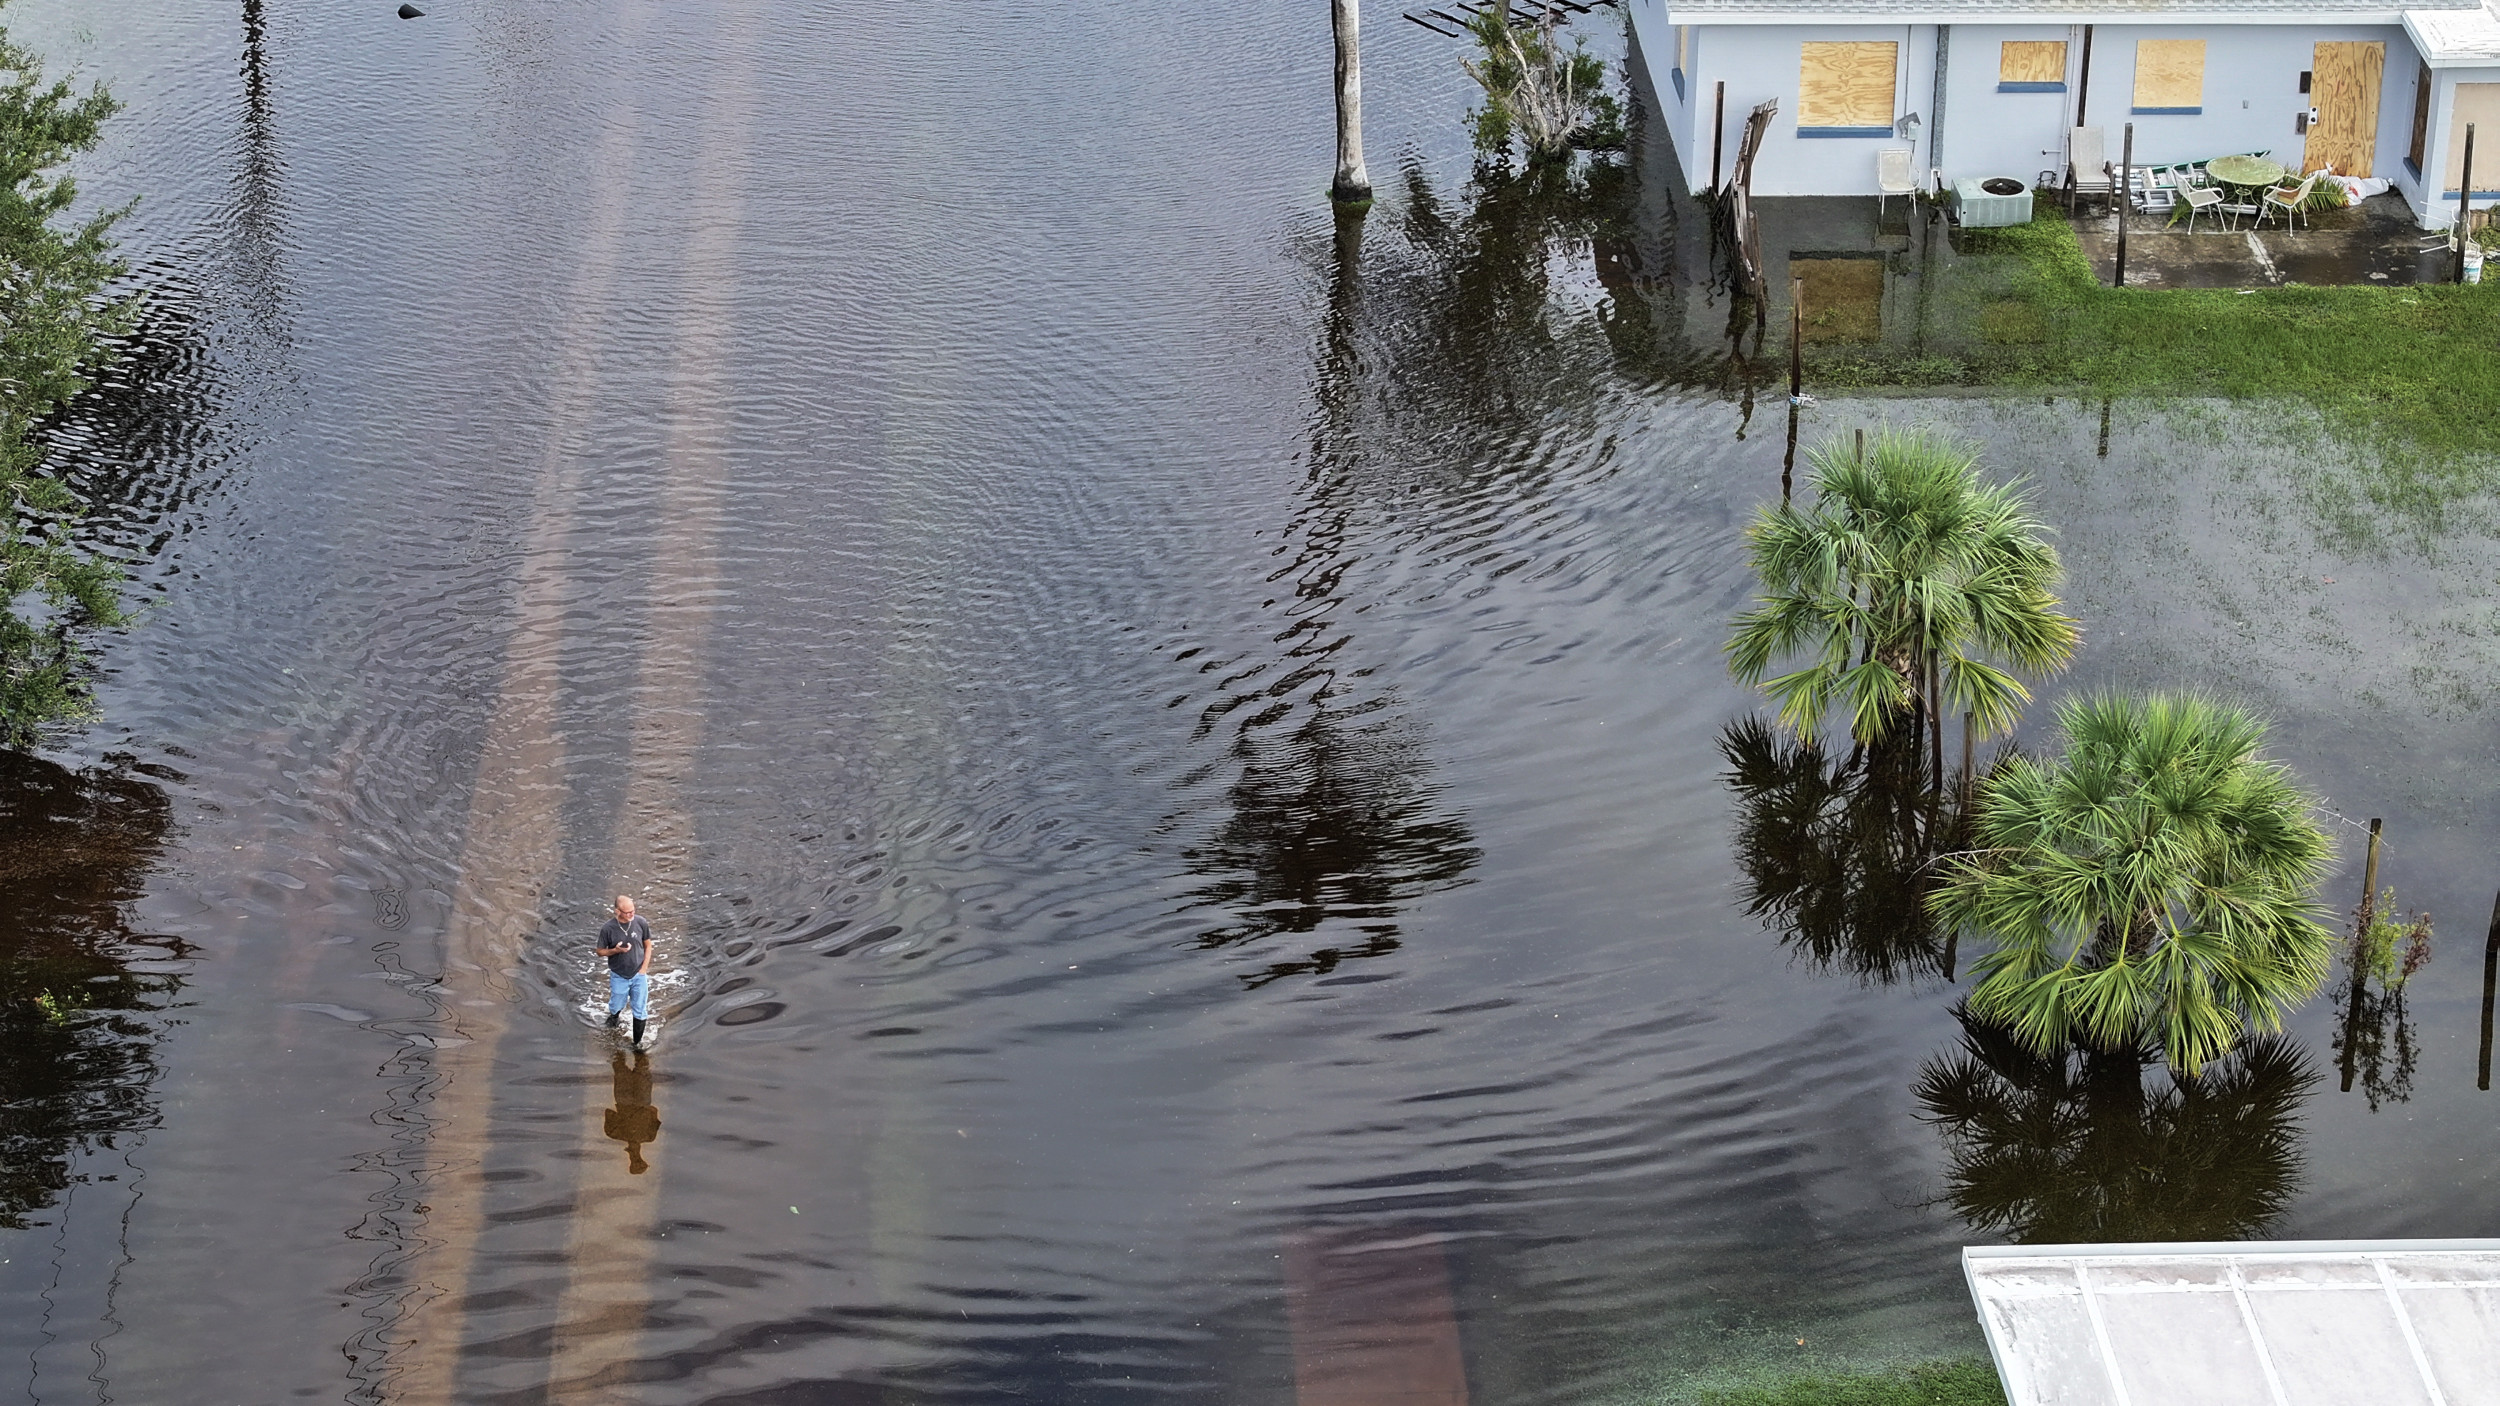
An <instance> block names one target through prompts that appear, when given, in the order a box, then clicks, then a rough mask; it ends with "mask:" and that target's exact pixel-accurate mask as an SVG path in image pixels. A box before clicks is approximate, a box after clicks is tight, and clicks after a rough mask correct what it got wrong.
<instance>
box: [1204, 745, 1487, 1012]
mask: <svg viewBox="0 0 2500 1406" xmlns="http://www.w3.org/2000/svg"><path fill="white" fill-rule="evenodd" d="M1354 712H1355V710H1344V711H1343V712H1340V711H1335V710H1329V709H1324V708H1322V709H1314V710H1313V711H1312V712H1310V713H1309V714H1308V715H1307V716H1306V717H1305V718H1304V719H1303V721H1302V722H1301V723H1300V724H1299V725H1298V726H1296V727H1294V728H1293V729H1291V730H1290V731H1288V732H1284V733H1282V734H1281V735H1277V736H1274V737H1273V738H1272V740H1266V741H1261V740H1258V739H1257V738H1256V737H1255V736H1254V735H1253V734H1251V733H1248V732H1245V733H1244V734H1243V735H1242V737H1241V739H1240V742H1239V744H1238V745H1237V747H1236V749H1235V750H1236V755H1237V756H1239V757H1240V758H1241V762H1242V770H1241V777H1240V779H1239V780H1238V781H1236V782H1234V783H1233V787H1232V791H1231V793H1230V796H1229V799H1230V800H1231V802H1232V815H1231V817H1230V818H1229V819H1228V820H1226V821H1225V823H1224V825H1223V827H1222V828H1221V829H1219V830H1217V831H1216V833H1215V834H1214V836H1213V837H1212V838H1211V839H1210V840H1209V842H1208V843H1206V844H1205V845H1203V846H1200V847H1199V848H1196V849H1192V850H1189V851H1187V852H1186V855H1187V859H1188V862H1189V866H1190V868H1191V869H1192V871H1194V872H1197V873H1201V874H1214V875H1221V876H1222V877H1220V878H1218V879H1216V880H1215V881H1214V882H1212V883H1209V884H1207V885H1205V886H1204V887H1202V888H1199V889H1198V890H1197V891H1196V892H1195V893H1194V894H1193V895H1192V898H1193V899H1194V900H1195V901H1196V902H1197V903H1198V904H1200V905H1203V906H1206V907H1210V908H1219V909H1222V910H1224V911H1226V912H1228V913H1230V914H1232V915H1233V917H1232V920H1231V921H1229V922H1227V923H1224V924H1223V925H1222V926H1219V927H1215V928H1211V929H1209V930H1207V931H1206V932H1204V933H1202V934H1200V935H1199V937H1198V946H1199V947H1201V948H1209V949H1213V948H1229V947H1237V946H1243V945H1247V944H1251V943H1256V942H1260V941H1263V940H1265V939H1267V938H1271V937H1278V936H1284V935H1288V934H1293V935H1302V934H1311V933H1318V932H1321V931H1323V930H1341V931H1343V932H1344V933H1345V934H1346V938H1345V940H1343V941H1340V942H1333V943H1330V944H1328V945H1325V946H1320V947H1313V948H1310V949H1308V950H1307V951H1306V952H1304V953H1302V954H1301V955H1298V956H1294V957H1291V958H1286V959H1282V960H1278V961H1274V962H1270V963H1268V964H1267V965H1266V966H1265V967H1263V968H1261V969H1260V970H1258V971H1256V972H1252V973H1248V974H1246V975H1244V976H1243V978H1242V980H1243V981H1244V982H1245V983H1246V984H1248V985H1249V986H1251V987H1253V988H1256V987H1260V986H1265V985H1267V984H1268V983H1269V982H1272V981H1277V980H1280V979H1282V978H1284V977H1288V976H1296V975H1305V974H1307V975H1312V976H1325V975H1327V974H1328V973H1330V972H1332V971H1335V970H1336V969H1337V966H1338V964H1340V963H1342V962H1345V961H1347V960H1350V959H1353V958H1360V957H1378V956H1384V955H1386V954H1388V953H1390V952H1394V951H1396V950H1397V948H1398V924H1397V921H1396V919H1397V913H1398V910H1399V909H1400V908H1401V907H1402V906H1404V905H1405V904H1407V903H1409V902H1412V901H1413V900H1414V899H1416V898H1417V897H1419V896H1421V895H1423V894H1425V893H1429V892H1431V891H1432V890H1435V889H1438V888H1442V887H1445V886H1448V885H1450V884H1454V883H1456V882H1458V880H1459V879H1460V877H1461V876H1462V875H1463V874H1465V873H1466V871H1467V869H1468V867H1469V866H1470V865H1472V864H1474V863H1475V862H1476V859H1477V857H1478V851H1477V849H1476V848H1475V843H1474V836H1473V834H1471V833H1470V832H1469V830H1468V828H1467V825H1466V823H1465V822H1464V821H1462V820H1460V819H1459V818H1458V817H1456V816H1454V815H1450V814H1448V813H1446V812H1445V811H1443V810H1442V809H1441V808H1440V807H1439V806H1438V805H1437V804H1436V802H1435V797H1434V794H1433V788H1432V787H1430V786H1428V785H1427V784H1425V782H1424V781H1423V779H1422V778H1423V776H1424V773H1425V771H1426V770H1427V768H1428V766H1429V762H1428V761H1427V759H1426V758H1425V757H1424V755H1423V751H1422V748H1421V746H1420V740H1419V739H1418V738H1417V736H1416V735H1415V729H1414V727H1413V726H1412V724H1410V723H1408V722H1406V721H1405V720H1404V719H1403V718H1401V717H1400V716H1399V715H1397V714H1394V713H1382V714H1380V715H1378V716H1375V717H1373V718H1372V719H1370V720H1368V721H1366V720H1363V719H1360V718H1358V717H1356V716H1354Z"/></svg>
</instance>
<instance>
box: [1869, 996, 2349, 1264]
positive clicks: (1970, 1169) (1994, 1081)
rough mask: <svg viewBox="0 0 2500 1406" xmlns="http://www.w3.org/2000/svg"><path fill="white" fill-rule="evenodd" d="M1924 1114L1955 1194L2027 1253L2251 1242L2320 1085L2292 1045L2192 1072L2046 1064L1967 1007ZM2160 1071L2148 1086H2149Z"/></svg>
mask: <svg viewBox="0 0 2500 1406" xmlns="http://www.w3.org/2000/svg"><path fill="white" fill-rule="evenodd" d="M1955 1014H1956V1016H1957V1017H1958V1018H1959V1019H1960V1020H1961V1022H1962V1045H1961V1049H1960V1050H1959V1051H1957V1052H1955V1053H1953V1054H1951V1055H1941V1056H1938V1057H1937V1058H1935V1059H1931V1060H1929V1061H1928V1063H1927V1066H1926V1067H1925V1068H1924V1069H1923V1070H1921V1071H1920V1073H1919V1079H1918V1083H1917V1085H1916V1086H1915V1092H1916V1094H1917V1096H1918V1102H1919V1107H1920V1110H1921V1112H1920V1117H1921V1118H1922V1119H1924V1120H1925V1121H1927V1122H1929V1123H1932V1124H1934V1125H1935V1126H1936V1128H1937V1129H1938V1130H1939V1131H1940V1132H1941V1133H1942V1134H1943V1137H1944V1142H1945V1151H1946V1157H1947V1168H1946V1173H1945V1184H1946V1188H1947V1193H1946V1199H1947V1200H1949V1201H1950V1202H1951V1203H1952V1205H1953V1208H1954V1209H1955V1210H1956V1211H1958V1212H1959V1213H1960V1214H1961V1217H1962V1219H1963V1220H1964V1221H1965V1222H1966V1223H1968V1224H1969V1225H1970V1227H1971V1228H1972V1229H1973V1230H1976V1231H1981V1232H1984V1233H1993V1234H2002V1235H2005V1236H2007V1237H2009V1238H2011V1239H2012V1240H2014V1241H2015V1242H2017V1243H2023V1244H2090V1243H2111V1242H2135V1241H2158V1240H2239V1239H2247V1238H2250V1237H2253V1236H2256V1235H2259V1234H2261V1233H2262V1232H2263V1231H2264V1230H2265V1228H2266V1227H2267V1226H2268V1225H2269V1224H2270V1223H2272V1222H2273V1220H2274V1219H2275V1217H2277V1216H2279V1215H2280V1214H2282V1211H2283V1208H2284V1206H2285V1205H2286V1204H2288V1203H2289V1202H2290V1201H2291V1198H2292V1196H2293V1194H2294V1193H2295V1192H2296V1191H2297V1190H2298V1189H2299V1185H2300V1180H2301V1173H2302V1164H2303V1160H2304V1159H2303V1157H2302V1154H2301V1148H2300V1122H2299V1113H2300V1105H2301V1102H2302V1101H2303V1100H2304V1099H2306V1098H2307V1097H2308V1096H2309V1091H2310V1089H2311V1088H2312V1087H2313V1086H2314V1085H2315V1084H2316V1083H2317V1081H2318V1076H2317V1073H2316V1071H2315V1070H2313V1069H2312V1068H2310V1065H2309V1061H2308V1059H2307V1058H2306V1057H2305V1056H2304V1055H2303V1054H2302V1053H2301V1052H2300V1050H2299V1049H2298V1048H2297V1047H2296V1046H2294V1045H2293V1044H2292V1043H2291V1042H2290V1041H2288V1040H2286V1039H2283V1038H2282V1037H2280V1036H2265V1037H2262V1038H2258V1039H2254V1040H2249V1041H2247V1042H2245V1043H2243V1044H2242V1045H2241V1046H2240V1047H2239V1048H2238V1049H2237V1050H2236V1051H2234V1052H2233V1053H2232V1054H2231V1055H2230V1056H2229V1057H2228V1058H2226V1059H2223V1060H2221V1061H2219V1062H2217V1063H2214V1064H2210V1065H2207V1066H2206V1068H2205V1072H2204V1073H2203V1074H2202V1075H2201V1076H2199V1077H2195V1078H2190V1077H2188V1076H2186V1075H2183V1074H2180V1073H2178V1072H2176V1071H2175V1070H2170V1069H2168V1068H2166V1067H2164V1066H2162V1065H2161V1063H2160V1061H2159V1059H2158V1057H2157V1056H2156V1055H2155V1054H2154V1053H2153V1052H2152V1051H2150V1050H2115V1051H2096V1050H2080V1049H2078V1050H2069V1051H2066V1052H2064V1053H2061V1054H2056V1055H2039V1054H2034V1053H2033V1052H2032V1051H2031V1050H2030V1049H2029V1048H2028V1047H2026V1046H2025V1045H2024V1044H2023V1043H2022V1042H2021V1041H2019V1040H2017V1039H2016V1038H2014V1037H2013V1036H2012V1035H2010V1034H2007V1033H2006V1032H2004V1031H2003V1030H2000V1029H1997V1028H1996V1027H1993V1026H1990V1025H1987V1024H1986V1023H1984V1022H1981V1021H1978V1020H1976V1019H1974V1018H1972V1017H1971V1016H1970V1015H1969V1014H1967V1013H1966V1012H1962V1011H1956V1013H1955ZM2148 1074H2149V1075H2150V1077H2149V1078H2148Z"/></svg>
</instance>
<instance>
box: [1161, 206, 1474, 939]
mask: <svg viewBox="0 0 2500 1406" xmlns="http://www.w3.org/2000/svg"><path fill="white" fill-rule="evenodd" d="M1364 224H1365V222H1364V221H1363V220H1361V219H1358V218H1350V217H1348V216H1346V215H1345V214H1343V213H1342V212H1340V214H1339V215H1338V217H1337V223H1336V230H1335V239H1334V243H1333V247H1332V250H1331V253H1332V258H1331V261H1330V266H1329V274H1328V302H1327V308H1326V311H1325V314H1324V317H1323V320H1322V323H1321V327H1320V342H1319V346H1318V348H1317V354H1316V355H1315V357H1314V358H1313V360H1314V371H1313V376H1312V397H1313V401H1314V407H1313V410H1314V413H1313V417H1312V426H1311V448H1310V460H1309V463H1310V468H1309V472H1308V473H1307V474H1306V476H1305V477H1304V479H1303V482H1302V485H1301V488H1300V490H1299V495H1298V496H1299V501H1298V503H1297V505H1296V508H1295V511H1294V514H1293V518H1292V521H1291V522H1290V524H1289V525H1288V527H1287V530H1286V534H1285V540H1286V542H1287V543H1288V544H1290V545H1288V546H1287V547H1285V548H1283V549H1281V550H1283V551H1285V552H1287V553H1289V555H1288V556H1287V558H1286V560H1285V563H1284V564H1283V565H1282V566H1281V567H1279V568H1278V569H1277V570H1276V571H1274V572H1273V573H1271V574H1270V576H1269V578H1268V579H1269V581H1270V582H1271V583H1290V584H1289V585H1288V586H1287V588H1286V589H1284V590H1282V591H1279V592H1278V594H1277V596H1276V598H1275V599H1272V600H1270V601H1268V602H1267V608H1270V609H1275V610H1278V611H1279V612H1280V613H1281V614H1282V616H1283V617H1284V623H1283V624H1282V625H1281V626H1280V627H1279V628H1277V629H1276V630H1275V631H1274V632H1273V633H1272V634H1271V636H1270V638H1269V643H1270V644H1272V645H1274V646H1277V648H1276V649H1275V651H1274V653H1273V655H1272V656H1269V657H1262V656H1263V655H1264V654H1265V651H1263V650H1262V651H1253V652H1252V653H1251V654H1250V655H1248V656H1245V657H1240V658H1235V659H1230V660H1227V661H1225V662H1224V663H1223V664H1222V665H1221V666H1220V671H1221V676H1222V677H1223V679H1224V682H1223V684H1222V685H1220V686H1219V688H1218V690H1217V693H1216V696H1215V698H1214V699H1213V700H1212V701H1210V702H1208V703H1207V704H1206V705H1205V706H1204V707H1203V709H1202V710H1201V711H1200V713H1199V720H1198V727H1197V734H1198V735H1199V736H1201V737H1205V736H1208V735H1210V734H1212V733H1214V732H1215V731H1216V730H1217V729H1218V727H1219V725H1224V724H1230V725H1231V727H1232V730H1233V737H1232V743H1231V749H1230V751H1231V756H1230V761H1231V763H1232V764H1233V765H1234V766H1236V767H1238V768H1239V774H1238V777H1237V779H1236V780H1235V781H1234V782H1233V784H1232V786H1231V788H1230V789H1229V791H1228V792H1227V794H1226V800H1227V801H1228V802H1229V803H1230V807H1231V809H1230V814H1229V815H1228V816H1227V818H1226V819H1225V821H1224V822H1223V824H1222V825H1220V826H1219V827H1218V828H1217V829H1216V830H1215V832H1214V833H1213V834H1212V835H1210V836H1209V837H1208V838H1207V839H1206V841H1205V842H1203V843H1202V844H1200V845H1198V846H1196V847H1194V848H1191V849H1188V850H1185V851H1183V852H1182V858H1183V861H1184V863H1186V864H1187V866H1188V868H1189V871H1190V872H1191V873H1193V874H1200V875H1207V876H1213V881H1212V882H1210V883H1207V884H1205V885H1203V886H1202V887H1200V888H1198V889H1196V890H1195V891H1194V892H1193V893H1192V894H1191V896H1190V897H1191V903H1192V906H1193V907H1206V908H1214V909H1220V910H1222V911H1224V912H1226V913H1228V914H1230V915H1231V916H1230V919H1229V920H1228V921H1225V922H1223V923H1221V924H1220V925H1218V926H1216V927H1213V928H1210V929H1208V930H1206V931H1204V932H1202V933H1201V934H1200V935H1199V936H1198V939H1197V946H1199V947H1200V948H1202V949H1228V948H1235V947H1241V946H1247V945H1251V944H1255V943H1259V942H1262V941H1264V940H1266V939H1268V938H1271V937H1279V936H1284V935H1288V934H1291V935H1308V934H1314V933H1319V932H1321V931H1323V930H1324V929H1330V928H1332V927H1342V928H1343V930H1344V931H1345V934H1346V935H1345V940H1343V941H1339V942H1331V943H1328V944H1326V945H1322V946H1315V947H1307V948H1306V949H1305V950H1304V951H1302V952H1301V953H1299V954H1298V955H1295V956H1292V957H1286V958H1281V959H1279V960H1276V961H1273V962H1270V963H1268V964H1267V965H1266V966H1265V967H1263V968H1261V969H1259V970H1257V971H1254V972H1249V973H1245V974H1244V975H1243V977H1242V980H1243V982H1244V983H1245V984H1247V985H1248V986H1250V987H1252V988H1257V987H1261V986H1265V985H1267V984H1269V983H1270V982H1274V981H1278V980H1281V979H1283V978H1285V977H1288V976H1296V975H1314V976H1322V975H1326V974H1328V973H1330V972H1333V971H1335V970H1336V969H1337V967H1338V965H1339V964H1340V963H1343V962H1345V961H1348V960H1350V959H1355V958H1363V957H1377V956H1382V955H1385V954H1387V953H1390V952H1394V951H1396V950H1397V948H1398V945H1399V943H1398V925H1397V922H1396V921H1395V919H1396V914H1397V912H1398V909H1399V908H1400V907H1401V906H1403V905H1404V904H1406V903H1408V902H1411V901H1412V900H1414V899H1415V898H1417V897H1419V896H1421V895H1422V894H1424V893H1427V892H1430V891H1431V890H1433V889H1436V888H1439V887H1442V886H1444V885H1447V884H1450V883H1453V882H1456V881H1457V880H1458V878H1459V877H1460V875H1462V874H1463V873H1464V872H1465V871H1466V870H1467V868H1468V866H1470V865H1472V864H1473V863H1474V862H1475V860H1476V857H1477V851H1476V849H1475V847H1474V837H1473V835H1472V834H1471V833H1470V832H1469V830H1468V828H1467V826H1466V824H1465V822H1464V821H1462V820H1460V819H1459V818H1458V817H1456V816H1455V815H1451V814H1448V813H1447V812H1445V811H1444V810H1443V809H1442V808H1441V807H1440V806H1439V804H1438V802H1437V793H1436V788H1434V787H1433V786H1431V785H1430V784H1428V782H1427V781H1426V780H1425V778H1426V776H1427V775H1428V773H1429V772H1430V769H1431V760H1430V758H1429V756H1428V755H1427V753H1426V751H1425V749H1424V745H1423V730H1422V727H1421V725H1420V724H1418V723H1417V722H1415V721H1414V720H1413V719H1412V718H1411V717H1409V716H1408V715H1407V714H1406V713H1405V712H1404V711H1403V710H1402V709H1401V708H1400V707H1399V706H1398V699H1397V697H1396V694H1395V693H1394V692H1393V691H1390V690H1386V689H1379V688H1365V687H1363V685H1362V684H1361V683H1360V682H1359V680H1360V679H1361V678H1362V677H1363V676H1364V675H1365V674H1368V673H1369V670H1368V669H1366V668H1362V667H1360V666H1348V665H1347V664H1345V662H1344V657H1343V656H1344V654H1345V651H1346V647H1347V646H1348V644H1349V643H1350V642H1351V641H1352V638H1353V633H1352V630H1351V627H1350V626H1349V624H1348V623H1347V622H1346V620H1345V619H1344V617H1345V616H1347V615H1351V614H1354V613H1355V612H1354V611H1351V610H1349V609H1347V606H1348V600H1349V592H1350V589H1351V588H1350V587H1349V585H1348V580H1347V578H1348V574H1349V572H1350V571H1351V569H1352V568H1353V567H1354V566H1355V565H1356V564H1357V563H1358V562H1359V561H1360V560H1361V557H1362V545H1363V532H1362V528H1363V526H1364V514H1365V513H1366V511H1367V510H1368V509H1369V508H1370V507H1371V506H1372V505H1373V504H1374V503H1375V501H1376V500H1377V499H1378V498H1379V497H1380V496H1381V495H1382V494H1383V493H1393V492H1395V491H1396V489H1397V488H1398V487H1399V486H1400V485H1399V484H1398V483H1397V482H1395V480H1394V479H1392V478H1391V477H1390V476H1389V475H1391V474H1392V473H1394V472H1396V470H1395V468H1394V466H1395V465H1397V464H1398V463H1399V462H1401V460H1400V459H1399V457H1398V456H1396V455H1389V456H1385V457H1384V456H1382V455H1379V454H1378V453H1376V452H1374V451H1376V449H1377V446H1376V445H1374V444H1373V443H1372V442H1371V441H1372V438H1373V436H1372V435H1370V434H1367V433H1365V430H1364V426H1365V423H1366V416H1365V410H1366V402H1367V401H1368V400H1369V399H1370V398H1371V396H1372V395H1373V394H1374V393H1375V392H1376V391H1377V389H1378V388H1377V387H1374V386H1369V385H1367V384H1366V380H1367V378H1366V376H1365V358H1364V355H1363V350H1362V337H1361V327H1362V323H1363V320H1364V312H1365V309H1364V300H1365V296H1366V293H1367V291H1368V290H1367V288H1366V286H1365V283H1364V270H1363V232H1364ZM1375 430H1376V427H1375ZM1193 652H1194V651H1193ZM1202 667H1208V668H1213V667H1217V666H1212V665H1205V666H1202Z"/></svg>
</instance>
